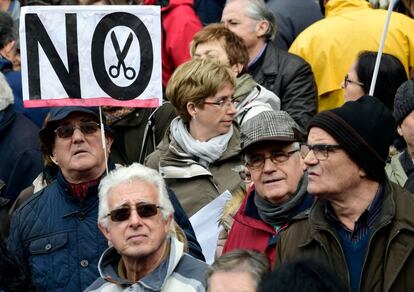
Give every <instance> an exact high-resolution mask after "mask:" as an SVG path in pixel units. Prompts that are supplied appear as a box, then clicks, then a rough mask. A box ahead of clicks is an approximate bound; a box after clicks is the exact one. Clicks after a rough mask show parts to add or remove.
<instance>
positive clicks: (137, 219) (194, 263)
mask: <svg viewBox="0 0 414 292" xmlns="http://www.w3.org/2000/svg"><path fill="white" fill-rule="evenodd" d="M173 212H174V209H173V206H172V204H171V202H170V200H169V197H168V193H167V189H166V187H165V183H164V180H163V179H162V177H161V176H160V175H159V174H158V172H156V171H155V170H152V169H150V168H147V167H145V166H143V165H140V164H138V163H134V164H132V165H131V166H129V167H121V168H118V169H116V170H114V171H113V172H111V173H110V174H109V175H108V176H106V177H105V178H103V179H102V181H101V183H100V186H99V213H98V227H99V229H100V230H101V232H102V233H103V235H104V236H105V237H106V239H107V240H108V241H109V243H110V245H111V247H110V248H108V249H107V250H106V251H105V252H104V253H103V255H102V256H101V259H100V261H99V267H98V268H99V272H100V275H101V278H99V279H97V280H96V281H95V282H94V283H93V284H92V285H91V286H90V287H89V288H87V289H86V291H102V290H105V291H130V290H134V291H147V290H148V289H149V290H154V291H183V292H186V291H204V290H205V288H204V287H205V284H204V280H203V279H204V278H203V276H204V272H205V271H206V269H207V265H206V264H205V263H204V262H202V261H200V260H197V259H195V258H193V257H192V256H190V255H188V254H185V253H184V244H183V243H182V242H180V241H179V240H178V239H177V238H176V236H175V235H174V234H173V232H172V223H173V221H172V220H173Z"/></svg>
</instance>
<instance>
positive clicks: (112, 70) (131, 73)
mask: <svg viewBox="0 0 414 292" xmlns="http://www.w3.org/2000/svg"><path fill="white" fill-rule="evenodd" d="M132 39H133V37H132V33H129V36H128V39H127V41H126V42H125V46H124V48H123V49H122V52H121V50H120V48H119V43H118V39H117V38H116V35H115V32H112V33H111V40H112V44H113V45H114V49H115V53H116V57H117V58H118V64H117V65H116V66H115V65H112V66H110V67H109V75H111V77H113V78H117V77H118V76H119V74H120V73H121V66H122V69H123V70H124V76H125V78H126V79H128V80H132V79H134V78H135V75H136V72H135V70H134V69H133V68H132V67H126V66H125V62H124V60H125V57H126V55H127V54H128V51H129V48H130V47H131V43H132Z"/></svg>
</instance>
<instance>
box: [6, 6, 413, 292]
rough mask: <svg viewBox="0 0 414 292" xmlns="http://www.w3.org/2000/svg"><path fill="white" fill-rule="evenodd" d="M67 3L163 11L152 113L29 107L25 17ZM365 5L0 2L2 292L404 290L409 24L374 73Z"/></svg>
mask: <svg viewBox="0 0 414 292" xmlns="http://www.w3.org/2000/svg"><path fill="white" fill-rule="evenodd" d="M380 2H381V1H380ZM391 2H392V1H391ZM381 3H382V2H381ZM67 4H71V5H94V4H95V5H96V4H103V5H115V4H116V5H120V4H121V5H159V6H161V24H162V34H161V38H162V41H161V46H162V48H161V52H162V84H163V94H164V96H163V104H162V105H160V106H159V107H158V108H155V109H153V108H128V107H112V106H105V107H102V108H101V109H100V108H98V107H87V106H85V107H82V106H60V107H50V108H40V109H30V108H24V106H23V97H22V74H21V71H20V55H19V54H20V50H19V39H18V36H17V33H16V32H17V30H18V25H19V24H18V19H19V13H18V11H19V9H20V6H25V5H67ZM374 6H375V8H374ZM376 6H379V4H378V3H376V2H375V1H366V0H320V1H319V3H318V1H314V0H301V1H290V0H269V1H264V0H227V1H219V0H217V1H212V0H209V1H203V0H194V1H193V0H169V1H168V0H143V1H142V0H135V1H126V0H101V1H79V2H78V1H76V0H54V1H49V0H27V1H19V0H7V1H3V2H2V3H1V6H0V8H1V10H2V11H3V12H0V71H1V73H0V158H1V161H2V162H1V164H0V292H3V291H4V292H7V291H71V292H72V291H164V292H169V291H183V292H187V291H188V292H190V291H194V292H195V291H215V292H222V291H229V292H233V291H234V292H236V291H246V292H254V291H263V292H264V291H289V292H295V291H309V292H313V291H338V292H342V291H349V292H359V291H361V292H370V291H374V292H376V291H378V292H379V291H387V292H388V291H389V292H402V291H412V290H414V278H412V274H413V273H414V194H413V193H412V192H414V57H413V56H414V19H412V18H411V17H413V15H414V9H413V7H414V6H413V2H412V1H410V0H406V1H400V2H399V3H398V5H396V7H395V9H396V11H394V12H392V16H391V21H390V26H389V29H388V34H387V38H386V40H385V45H384V53H382V55H381V58H377V56H378V52H377V50H378V47H379V44H380V40H381V34H382V30H383V29H384V23H385V18H386V13H387V12H386V11H385V10H384V9H379V8H378V9H376V8H377V7H376ZM383 8H384V7H383ZM385 8H386V7H385ZM397 10H398V11H397ZM404 14H405V15H404ZM377 59H378V60H379V61H380V64H379V66H378V72H377V74H378V75H377V79H376V84H375V90H374V91H373V94H372V95H369V93H370V89H371V87H372V85H373V84H372V76H373V74H374V71H375V70H374V68H375V65H376V62H377V61H378V60H377ZM51 86H53V85H51ZM103 142H104V143H103ZM103 144H104V145H105V146H103ZM224 198H225V199H224ZM206 210H209V211H207V212H206ZM203 212H204V213H203ZM200 213H201V214H209V213H211V214H213V213H214V214H219V215H218V217H214V216H216V215H214V216H213V215H212V217H211V218H210V217H209V218H208V220H210V221H212V222H208V224H207V223H205V225H204V226H202V228H204V229H205V232H204V233H200V232H199V228H200V227H199V226H197V228H196V227H195V226H196V225H195V224H196V223H197V222H198V221H197V220H199V219H195V218H199V217H197V215H199V214H200ZM208 220H207V221H208ZM193 225H194V228H193ZM205 234H209V236H208V239H207V238H206V236H205ZM211 238H213V239H214V240H211ZM206 244H208V250H209V251H210V250H213V254H214V256H211V254H210V253H209V252H207V249H206Z"/></svg>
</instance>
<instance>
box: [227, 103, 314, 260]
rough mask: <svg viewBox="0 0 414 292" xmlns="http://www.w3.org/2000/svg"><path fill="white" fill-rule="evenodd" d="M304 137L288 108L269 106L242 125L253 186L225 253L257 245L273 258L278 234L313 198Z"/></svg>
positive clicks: (231, 231) (236, 221)
mask: <svg viewBox="0 0 414 292" xmlns="http://www.w3.org/2000/svg"><path fill="white" fill-rule="evenodd" d="M300 141H301V135H300V132H299V126H298V125H297V124H296V123H295V121H294V120H293V119H292V118H291V117H290V116H289V114H288V113H286V112H284V111H278V112H274V111H265V112H262V113H260V114H258V115H256V116H255V117H253V118H251V119H249V120H247V121H246V122H245V123H244V124H243V125H242V127H241V134H240V146H241V148H242V154H243V155H244V159H245V162H246V167H247V169H248V171H249V172H250V175H251V180H252V182H253V186H252V187H250V189H249V190H248V191H247V195H246V196H245V198H244V200H243V202H242V204H241V207H240V209H239V210H238V211H237V213H236V215H235V216H234V222H233V225H232V226H231V229H230V232H229V236H228V239H227V241H226V243H225V245H224V248H223V253H227V252H229V251H231V250H234V249H240V248H244V249H254V250H258V251H261V252H264V253H265V254H266V255H267V257H268V259H269V262H270V263H271V264H273V263H274V260H275V246H276V244H277V241H278V238H279V233H280V232H281V231H282V230H284V229H285V228H286V227H287V226H288V225H289V222H290V220H291V219H292V218H293V217H294V216H295V215H297V214H298V213H300V212H302V211H304V210H306V209H308V208H309V207H310V206H311V204H312V201H313V199H312V197H311V196H310V195H309V194H308V193H307V191H306V187H307V176H306V174H304V172H303V166H304V165H303V160H302V158H301V156H300V154H299V152H300V145H299V142H300Z"/></svg>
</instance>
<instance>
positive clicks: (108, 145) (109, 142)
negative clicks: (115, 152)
mask: <svg viewBox="0 0 414 292" xmlns="http://www.w3.org/2000/svg"><path fill="white" fill-rule="evenodd" d="M105 140H106V149H107V151H108V154H109V153H110V152H111V146H112V143H113V142H114V137H113V136H112V135H111V134H106V135H105Z"/></svg>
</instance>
